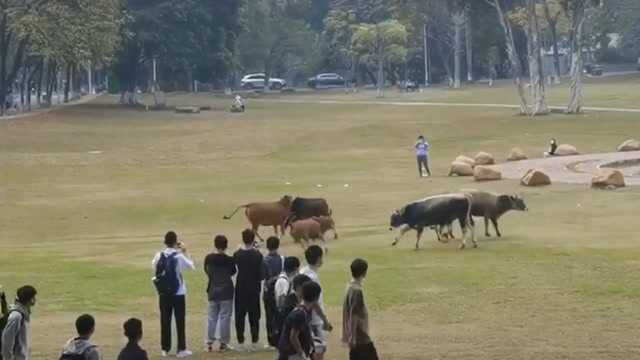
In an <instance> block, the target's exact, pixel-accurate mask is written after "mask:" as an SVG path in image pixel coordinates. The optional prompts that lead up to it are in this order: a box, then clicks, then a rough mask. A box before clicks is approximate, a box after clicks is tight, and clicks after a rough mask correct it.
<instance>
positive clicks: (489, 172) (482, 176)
mask: <svg viewBox="0 0 640 360" xmlns="http://www.w3.org/2000/svg"><path fill="white" fill-rule="evenodd" d="M473 178H474V180H475V181H494V180H500V179H502V173H500V171H498V170H495V169H492V168H490V167H488V166H483V165H478V166H476V167H475V168H474V169H473Z"/></svg>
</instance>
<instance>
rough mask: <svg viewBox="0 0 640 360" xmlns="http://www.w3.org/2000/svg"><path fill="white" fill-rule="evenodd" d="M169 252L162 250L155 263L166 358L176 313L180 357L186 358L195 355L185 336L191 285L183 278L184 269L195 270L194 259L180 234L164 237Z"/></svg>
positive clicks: (164, 355)
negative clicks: (173, 318)
mask: <svg viewBox="0 0 640 360" xmlns="http://www.w3.org/2000/svg"><path fill="white" fill-rule="evenodd" d="M164 244H165V245H166V249H164V250H163V251H160V252H159V253H157V254H156V256H155V257H154V258H153V261H152V264H153V268H154V269H155V271H156V276H155V277H154V283H155V285H156V288H157V290H158V296H159V303H160V334H161V335H160V343H161V346H162V353H161V355H162V356H163V357H166V356H168V354H169V351H170V350H171V319H172V317H173V316H174V314H175V318H176V332H177V333H178V349H177V353H176V356H177V357H179V358H184V357H188V356H191V355H192V353H191V351H189V350H187V341H186V335H185V325H186V324H185V318H186V302H185V297H186V294H187V286H186V285H185V282H184V279H183V277H182V272H183V271H184V270H187V269H190V270H194V269H195V266H194V264H193V260H191V258H190V257H189V254H188V252H187V248H186V247H185V245H184V243H182V242H178V235H176V233H175V232H173V231H169V232H168V233H167V234H166V235H165V237H164Z"/></svg>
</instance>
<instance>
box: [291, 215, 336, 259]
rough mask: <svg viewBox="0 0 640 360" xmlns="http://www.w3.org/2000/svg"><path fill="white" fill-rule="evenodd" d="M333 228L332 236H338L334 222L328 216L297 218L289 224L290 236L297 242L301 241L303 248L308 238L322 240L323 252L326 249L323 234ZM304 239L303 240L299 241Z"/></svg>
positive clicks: (307, 242)
mask: <svg viewBox="0 0 640 360" xmlns="http://www.w3.org/2000/svg"><path fill="white" fill-rule="evenodd" d="M329 230H333V238H334V239H337V238H338V232H337V231H336V226H335V223H334V222H333V219H332V218H331V217H330V216H314V217H312V218H309V219H305V220H298V221H296V222H294V223H293V224H291V232H290V233H291V237H292V238H293V240H294V241H295V242H297V243H301V244H302V247H303V248H306V247H307V246H308V245H309V241H310V240H322V243H323V244H324V248H325V252H326V251H328V248H327V242H326V240H325V238H324V234H325V233H326V232H327V231H329ZM301 240H304V242H301Z"/></svg>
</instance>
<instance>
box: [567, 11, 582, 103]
mask: <svg viewBox="0 0 640 360" xmlns="http://www.w3.org/2000/svg"><path fill="white" fill-rule="evenodd" d="M571 17H572V26H573V27H572V33H573V45H572V46H571V85H570V92H569V103H568V104H567V108H566V110H565V112H566V113H567V114H579V113H581V112H582V106H583V105H584V99H583V97H582V71H583V65H584V61H583V58H582V48H583V43H582V36H583V31H584V22H585V9H584V5H583V4H581V5H577V6H576V7H574V8H573V11H572V14H571Z"/></svg>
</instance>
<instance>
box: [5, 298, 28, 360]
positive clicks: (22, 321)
mask: <svg viewBox="0 0 640 360" xmlns="http://www.w3.org/2000/svg"><path fill="white" fill-rule="evenodd" d="M12 312H17V313H19V312H20V311H18V310H16V309H11V310H9V311H8V312H7V313H6V314H3V315H2V317H0V349H2V333H3V332H4V329H5V328H6V327H7V322H9V315H11V313H12ZM20 315H21V317H22V320H21V328H22V327H24V315H22V313H21V314H20ZM17 337H18V334H16V340H17ZM15 345H16V346H18V342H17V341H16V342H15ZM14 350H15V349H14ZM0 360H2V353H0Z"/></svg>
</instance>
